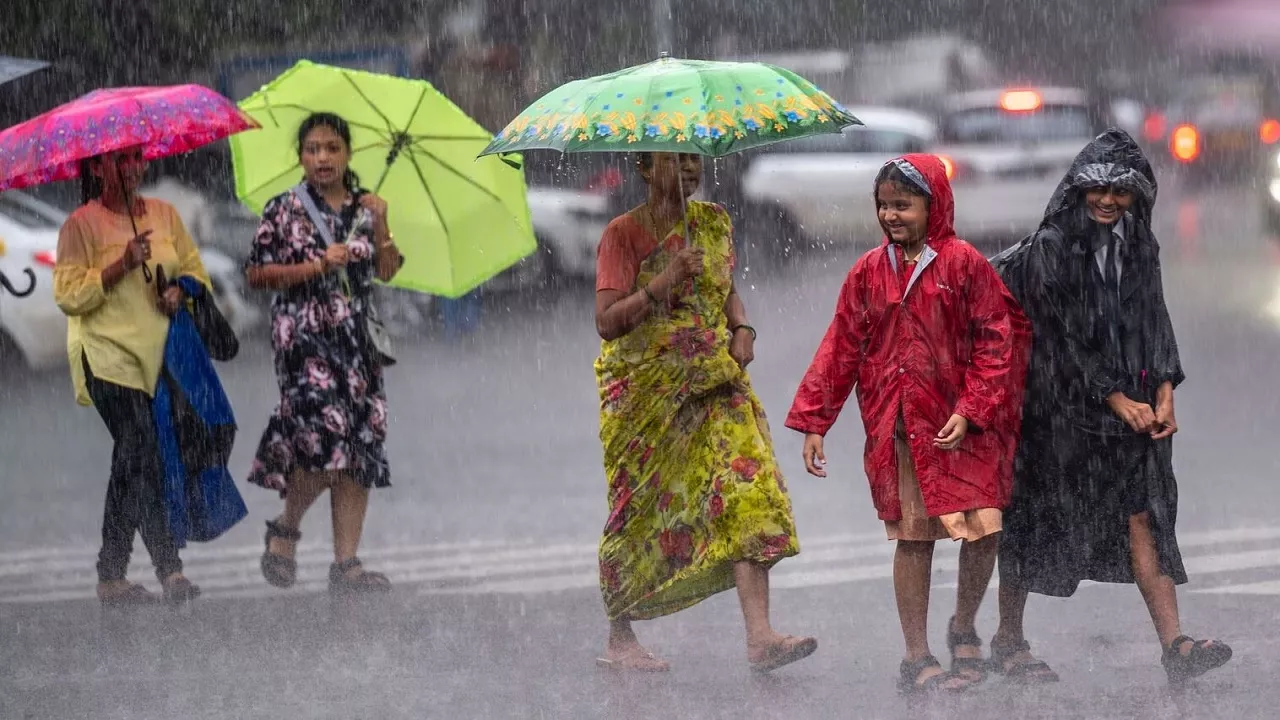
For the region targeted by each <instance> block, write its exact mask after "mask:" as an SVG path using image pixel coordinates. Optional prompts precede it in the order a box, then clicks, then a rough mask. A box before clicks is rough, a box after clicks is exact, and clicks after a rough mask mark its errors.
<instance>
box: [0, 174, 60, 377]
mask: <svg viewBox="0 0 1280 720" xmlns="http://www.w3.org/2000/svg"><path fill="white" fill-rule="evenodd" d="M65 217H66V213H64V212H62V211H61V210H59V209H57V208H55V207H53V206H52V205H48V204H46V203H44V202H41V201H40V200H37V199H35V198H33V197H31V196H30V195H27V194H26V193H21V192H17V191H10V192H5V193H0V245H2V246H3V247H2V250H0V272H3V273H4V275H5V277H6V278H8V280H9V282H10V283H11V284H13V285H14V287H15V288H16V289H17V290H18V291H20V292H25V291H26V290H27V288H28V285H29V284H30V279H29V277H28V275H27V273H26V271H27V270H28V269H29V270H30V271H31V274H32V276H33V277H34V278H35V287H34V288H33V289H32V290H31V294H30V295H27V296H25V297H15V296H13V295H11V294H10V293H9V291H8V290H3V289H0V367H3V368H9V367H10V363H13V362H15V361H17V362H21V363H22V364H23V365H25V366H27V367H32V368H45V367H49V366H52V365H55V364H57V363H59V362H62V363H65V362H66V359H67V320H66V317H65V316H64V315H63V314H62V311H61V310H59V309H58V306H57V305H56V304H55V303H54V302H53V264H54V260H55V258H56V252H55V251H56V250H57V247H58V229H59V228H60V227H62V219H64V218H65ZM4 372H7V370H0V373H4Z"/></svg>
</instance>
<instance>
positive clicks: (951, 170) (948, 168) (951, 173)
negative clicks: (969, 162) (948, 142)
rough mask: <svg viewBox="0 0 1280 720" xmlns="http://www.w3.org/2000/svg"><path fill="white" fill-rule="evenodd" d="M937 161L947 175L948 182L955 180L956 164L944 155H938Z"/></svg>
mask: <svg viewBox="0 0 1280 720" xmlns="http://www.w3.org/2000/svg"><path fill="white" fill-rule="evenodd" d="M938 160H939V161H940V162H941V163H942V169H943V171H945V172H946V173H947V179H948V180H954V179H955V178H956V163H955V161H954V160H952V159H951V158H949V157H947V156H946V155H939V156H938Z"/></svg>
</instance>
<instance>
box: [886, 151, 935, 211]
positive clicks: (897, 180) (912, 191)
mask: <svg viewBox="0 0 1280 720" xmlns="http://www.w3.org/2000/svg"><path fill="white" fill-rule="evenodd" d="M884 183H892V184H893V186H894V187H896V188H897V189H898V190H899V191H901V192H904V193H906V194H908V195H915V196H916V197H922V198H924V202H925V206H926V207H927V206H928V204H929V193H926V192H925V191H924V190H921V189H920V187H919V186H918V185H916V184H915V183H914V182H912V181H911V178H909V177H907V174H906V173H904V172H902V168H900V167H898V166H897V165H895V164H894V163H892V162H887V163H885V164H884V167H882V168H880V172H878V173H876V184H875V187H874V188H873V189H872V194H873V195H874V196H875V198H876V200H879V199H880V186H881V185H883V184H884Z"/></svg>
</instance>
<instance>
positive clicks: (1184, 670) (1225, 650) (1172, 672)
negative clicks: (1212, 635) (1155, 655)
mask: <svg viewBox="0 0 1280 720" xmlns="http://www.w3.org/2000/svg"><path fill="white" fill-rule="evenodd" d="M1186 643H1191V650H1190V651H1189V652H1188V653H1187V654H1186V655H1183V654H1182V646H1183V645H1184V644H1186ZM1229 660H1231V647H1230V646H1229V645H1227V644H1226V643H1224V642H1220V641H1218V640H1195V639H1192V638H1190V637H1188V636H1186V635H1179V636H1178V637H1176V638H1174V639H1173V642H1171V643H1169V647H1167V648H1165V649H1164V655H1163V656H1162V657H1161V658H1160V664H1161V665H1163V666H1164V672H1165V674H1166V675H1168V676H1169V682H1171V683H1180V682H1183V681H1186V680H1190V679H1191V678H1194V677H1199V676H1201V675H1203V674H1205V673H1207V672H1209V671H1210V670H1214V669H1216V668H1220V667H1222V666H1223V665H1226V664H1227V662H1228V661H1229Z"/></svg>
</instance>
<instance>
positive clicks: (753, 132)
mask: <svg viewBox="0 0 1280 720" xmlns="http://www.w3.org/2000/svg"><path fill="white" fill-rule="evenodd" d="M860 124H862V123H861V121H859V120H858V119H857V118H856V117H854V116H853V115H852V114H850V113H849V112H848V111H847V110H845V109H844V108H843V107H842V106H841V105H840V104H839V103H837V102H836V101H835V100H833V99H832V98H831V97H830V96H829V95H827V94H826V93H825V92H823V91H822V90H819V89H818V87H817V86H815V85H814V84H813V83H811V82H809V81H808V80H805V79H804V78H802V77H800V76H799V75H797V74H795V73H793V72H791V71H790V70H786V69H783V68H780V67H776V66H773V65H768V64H765V63H755V62H718V61H710V60H681V59H676V58H670V57H662V58H659V59H658V60H655V61H653V62H649V63H645V64H643V65H637V66H634V67H629V68H626V69H624V70H619V71H617V72H614V73H610V74H608V75H600V76H597V77H592V78H585V79H582V80H575V81H573V82H571V83H568V84H565V85H562V86H560V87H559V88H556V89H555V90H552V91H551V92H549V93H547V94H546V95H544V96H543V97H542V98H540V99H539V100H537V101H536V102H535V103H533V105H531V106H529V107H528V108H527V109H525V110H524V112H522V113H520V114H519V115H518V116H516V118H515V119H514V120H512V121H511V123H510V124H508V125H507V127H506V128H505V129H504V130H503V131H502V132H501V133H499V135H498V137H497V138H496V139H495V140H494V141H493V142H492V143H491V144H490V145H489V146H488V147H487V148H485V149H484V152H483V153H482V155H488V154H492V153H507V152H514V151H523V150H533V149H547V150H559V151H561V152H636V151H650V152H689V153H698V154H700V155H711V156H721V155H728V154H730V153H734V152H740V151H742V150H747V149H749V148H754V147H760V146H761V145H769V144H772V143H776V142H781V141H783V140H791V139H795V138H799V137H805V136H808V135H815V134H819V133H835V132H840V130H841V129H843V128H844V127H847V126H849V125H860Z"/></svg>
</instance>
